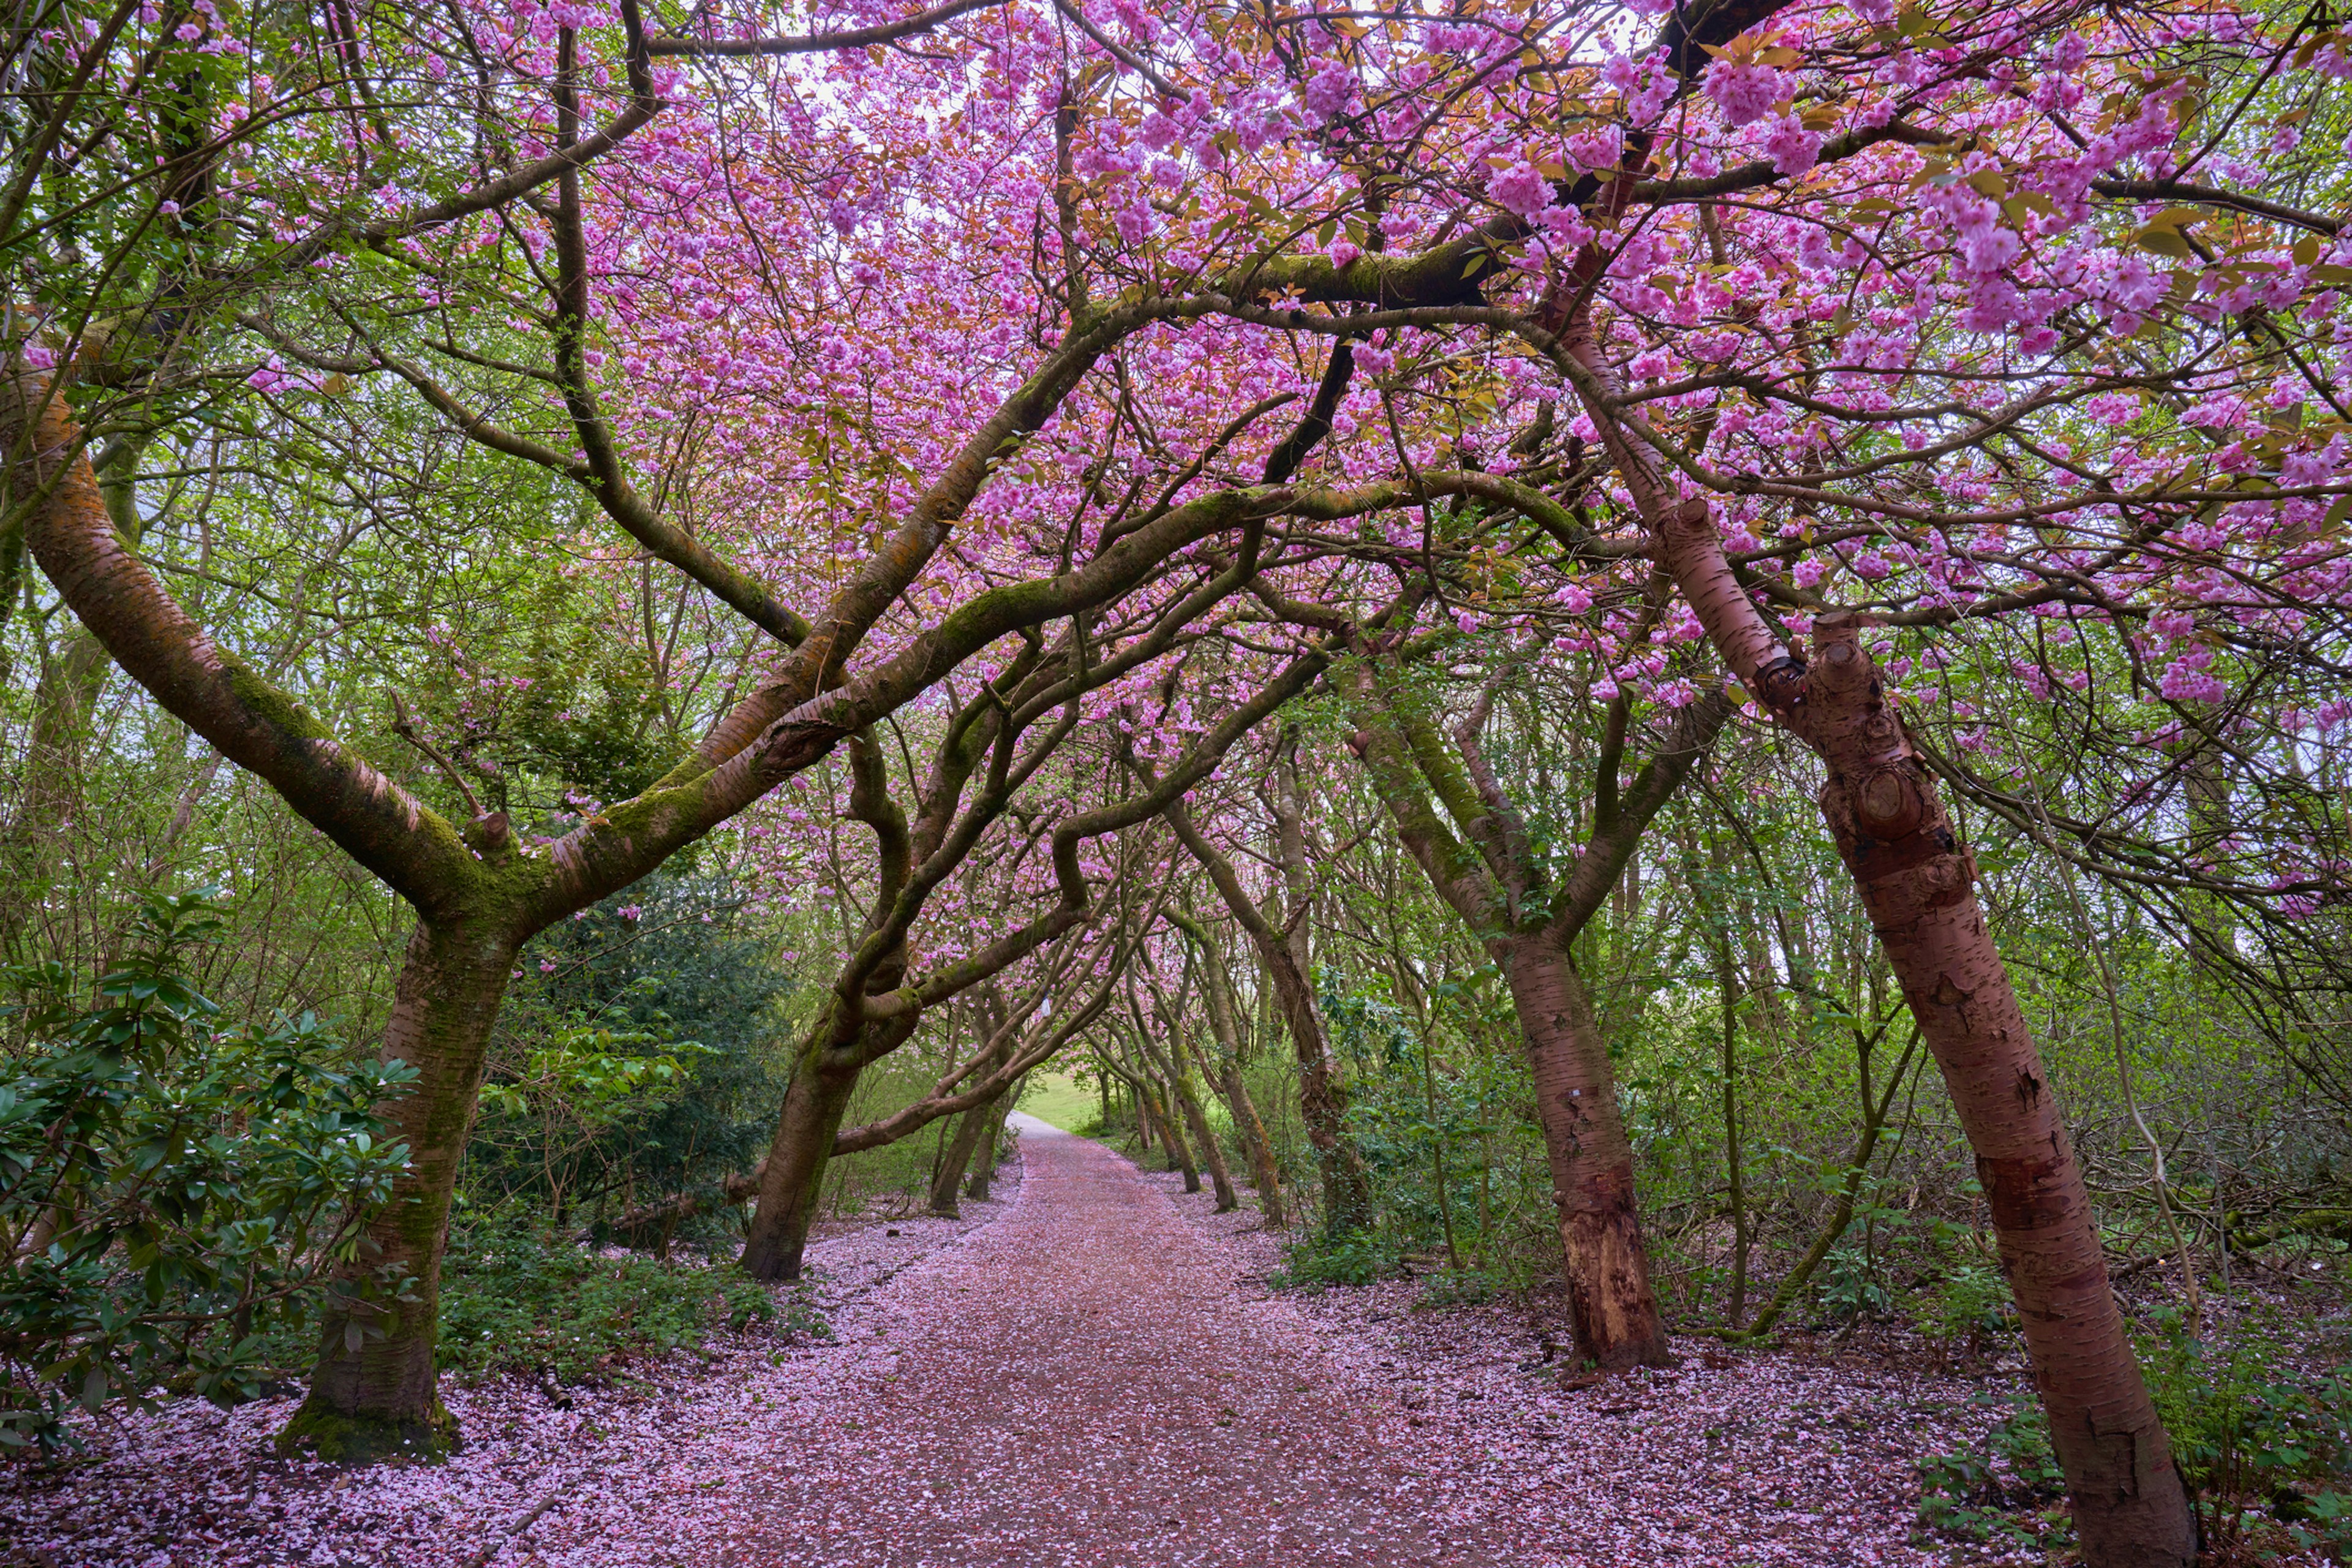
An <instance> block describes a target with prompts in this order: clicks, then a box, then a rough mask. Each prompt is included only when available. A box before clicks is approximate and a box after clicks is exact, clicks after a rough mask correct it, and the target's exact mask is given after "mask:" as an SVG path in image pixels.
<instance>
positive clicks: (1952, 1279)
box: [1909, 1263, 2015, 1345]
mask: <svg viewBox="0 0 2352 1568" xmlns="http://www.w3.org/2000/svg"><path fill="white" fill-rule="evenodd" d="M1909 1312H1910V1315H1911V1321H1912V1322H1913V1323H1914V1324H1916V1326H1917V1328H1918V1330H1919V1331H1920V1332H1921V1333H1923V1334H1925V1335H1927V1337H1928V1338H1929V1339H1931V1340H1935V1341H1937V1342H1941V1343H1945V1344H1949V1343H1951V1342H1954V1341H1956V1340H1966V1341H1968V1342H1969V1343H1970V1344H1972V1345H1981V1344H1982V1343H1983V1342H1985V1341H1986V1340H1988V1339H1990V1338H1992V1337H1993V1336H1995V1335H1997V1334H2000V1333H2003V1332H2005V1331H2007V1330H2008V1329H2009V1328H2010V1327H2011V1325H2012V1324H2013V1322H2014V1321H2015V1308H2014V1307H2013V1305H2012V1304H2011V1292H2010V1289H2009V1281H2008V1280H2006V1279H2002V1278H2001V1274H2000V1269H1998V1268H1991V1267H1990V1266H1988V1265H1985V1264H1981V1263H1964V1264H1962V1265H1960V1266H1959V1267H1958V1268H1955V1269H1953V1270H1952V1271H1951V1272H1950V1273H1949V1274H1948V1275H1946V1276H1945V1277H1944V1278H1943V1279H1942V1280H1941V1281H1939V1282H1938V1283H1937V1285H1936V1286H1935V1288H1934V1289H1930V1290H1927V1291H1924V1292H1922V1293H1921V1294H1920V1295H1919V1296H1918V1297H1916V1298H1915V1299H1914V1300H1912V1302H1911V1303H1910V1306H1909Z"/></svg>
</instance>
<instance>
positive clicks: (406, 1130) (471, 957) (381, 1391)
mask: <svg viewBox="0 0 2352 1568" xmlns="http://www.w3.org/2000/svg"><path fill="white" fill-rule="evenodd" d="M514 955H515V946H514V943H513V942H512V941H511V940H510V939H509V937H508V936H507V935H506V933H504V932H502V931H496V930H490V931H483V930H479V929H469V928H467V927H464V926H457V927H449V926H440V927H436V926H431V925H427V924H425V923H423V922H421V921H420V922H419V923H418V925H417V928H416V931H415V935H413V936H412V937H411V938H410V939H409V943H408V955H407V959H406V961H405V962H404V963H403V965H402V967H401V972H400V978H399V981H398V984H397V987H396V990H395V992H394V1001H393V1010H392V1018H391V1021H390V1023H389V1024H388V1025H387V1026H385V1029H384V1037H383V1052H382V1054H383V1058H385V1059H387V1060H390V1059H394V1058H397V1059H399V1060H402V1061H404V1062H406V1063H408V1064H409V1065H410V1066H411V1067H413V1068H415V1069H416V1072H417V1078H416V1081H415V1083H414V1084H413V1085H412V1086H411V1087H410V1089H409V1092H408V1093H406V1094H405V1095H403V1096H402V1097H400V1098H399V1099H397V1100H394V1101H393V1102H392V1104H391V1108H390V1116H391V1121H392V1128H393V1133H394V1136H396V1137H398V1138H399V1139H401V1140H402V1141H403V1142H406V1143H407V1145H408V1148H409V1167H408V1170H407V1172H406V1173H404V1175H403V1176H402V1177H401V1178H400V1180H399V1182H398V1183H397V1184H395V1185H394V1189H393V1194H392V1201H391V1202H390V1203H389V1204H387V1205H385V1207H384V1210H383V1213H382V1214H381V1215H377V1216H376V1218H375V1220H374V1221H373V1223H372V1224H371V1225H370V1226H368V1239H369V1241H370V1242H371V1243H372V1244H373V1248H374V1252H373V1256H372V1257H371V1258H369V1260H368V1261H369V1264H370V1265H371V1266H372V1267H377V1268H391V1269H401V1270H404V1271H405V1272H406V1274H407V1276H408V1278H409V1281H410V1283H409V1294H410V1296H411V1298H412V1299H411V1300H408V1301H405V1302H399V1303H394V1304H391V1305H389V1306H384V1305H378V1304H374V1303H371V1302H368V1301H364V1300H350V1299H347V1300H343V1301H342V1302H341V1310H331V1311H330V1312H329V1314H328V1315H327V1319H326V1331H325V1337H324V1341H323V1342H322V1344H321V1346H320V1355H319V1363H318V1366H317V1368H316V1369H315V1370H314V1371H313V1373H311V1379H310V1395H309V1397H307V1398H306V1399H304V1400H303V1402H302V1406H301V1408H300V1409H299V1411H298V1412H296V1414H295V1416H294V1419H293V1421H292V1423H291V1424H290V1425H289V1426H288V1427H287V1428H286V1430H285V1432H284V1434H283V1435H282V1436H280V1437H279V1439H278V1442H279V1446H280V1447H283V1448H289V1449H291V1448H298V1447H299V1448H306V1449H310V1450H311V1451H314V1452H316V1453H317V1454H319V1456H320V1458H328V1459H336V1460H341V1461H344V1462H348V1463H365V1462H367V1461H370V1460H373V1459H377V1458H388V1457H393V1456H412V1457H416V1458H438V1457H439V1456H441V1455H443V1454H446V1453H447V1452H448V1451H449V1450H450V1449H451V1448H453V1447H455V1446H456V1443H457V1426H456V1423H455V1422H454V1421H452V1420H451V1419H450V1416H449V1414H448V1412H447V1411H446V1410H445V1409H444V1408H443V1407H442V1405H441V1400H440V1397H439V1394H437V1393H436V1388H435V1383H434V1371H433V1351H434V1345H435V1342H436V1330H437V1324H438V1312H439V1308H440V1284H441V1252H442V1247H443V1243H444V1240H445V1238H446V1232H447V1226H448V1219H449V1200H450V1196H451V1194H453V1193H454V1192H455V1191H456V1190H457V1167H458V1165H459V1163H461V1162H462V1161H463V1159H464V1158H465V1152H466V1139H467V1134H468V1133H469V1132H470V1131H472V1129H473V1124H474V1102H475V1097H476V1094H477V1092H478V1090H479V1089H480V1086H481V1078H482V1059H483V1056H484V1053H485V1051H486V1050H487V1048H488V1043H489V1036H490V1026H491V1024H492V1023H493V1021H494V1020H495V1019H496V1018H497V1016H498V1010H499V1001H500V1000H501V999H502V998H503V997H504V996H505V994H506V988H507V981H508V979H509V976H510V974H511V973H512V968H513V963H514ZM354 1342H355V1343H354Z"/></svg>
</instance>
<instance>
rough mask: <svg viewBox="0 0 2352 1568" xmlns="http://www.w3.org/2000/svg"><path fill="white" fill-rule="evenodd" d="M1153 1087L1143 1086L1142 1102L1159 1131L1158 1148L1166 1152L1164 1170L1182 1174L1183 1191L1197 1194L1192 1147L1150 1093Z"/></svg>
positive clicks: (1198, 1170)
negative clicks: (1166, 1159) (1166, 1158)
mask: <svg viewBox="0 0 2352 1568" xmlns="http://www.w3.org/2000/svg"><path fill="white" fill-rule="evenodd" d="M1154 1087H1155V1086H1153V1085H1151V1084H1150V1083H1149V1082H1147V1083H1146V1084H1145V1086H1144V1089H1143V1100H1144V1104H1145V1105H1146V1106H1148V1107H1149V1108H1150V1116H1151V1123H1152V1125H1153V1126H1154V1127H1155V1128H1157V1129H1158V1130H1159V1132H1160V1147H1161V1148H1163V1149H1165V1150H1166V1151H1167V1152H1168V1163H1167V1165H1166V1167H1165V1168H1166V1169H1168V1170H1171V1171H1181V1172H1183V1173H1184V1190H1185V1191H1186V1192H1188V1193H1197V1192H1199V1191H1200V1190H1201V1167H1200V1166H1199V1165H1198V1164H1197V1163H1194V1162H1193V1159H1192V1145H1191V1144H1189V1143H1187V1142H1185V1141H1184V1133H1183V1130H1182V1129H1181V1128H1179V1127H1178V1126H1177V1125H1176V1119H1175V1118H1174V1117H1173V1116H1171V1115H1170V1114H1169V1113H1168V1106H1167V1103H1166V1102H1165V1101H1164V1100H1161V1099H1160V1096H1159V1095H1157V1094H1155V1093H1153V1092H1152V1089H1153V1088H1154Z"/></svg>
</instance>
